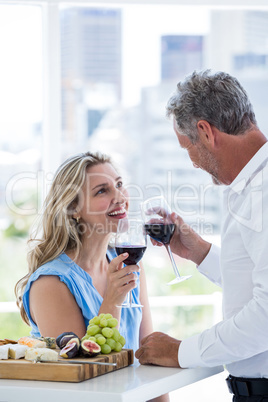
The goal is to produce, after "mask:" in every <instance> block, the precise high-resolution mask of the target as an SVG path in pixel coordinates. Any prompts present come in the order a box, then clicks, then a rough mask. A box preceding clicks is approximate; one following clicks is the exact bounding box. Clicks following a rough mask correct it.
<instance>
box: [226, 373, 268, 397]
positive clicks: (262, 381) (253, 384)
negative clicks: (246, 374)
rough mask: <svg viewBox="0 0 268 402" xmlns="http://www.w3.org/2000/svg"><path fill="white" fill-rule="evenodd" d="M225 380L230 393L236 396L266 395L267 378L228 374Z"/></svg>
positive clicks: (267, 390)
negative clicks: (239, 376)
mask: <svg viewBox="0 0 268 402" xmlns="http://www.w3.org/2000/svg"><path fill="white" fill-rule="evenodd" d="M226 382H227V385H228V388H229V391H230V392H231V394H234V395H237V396H268V379H267V378H238V377H233V376H231V375H229V377H228V378H226Z"/></svg>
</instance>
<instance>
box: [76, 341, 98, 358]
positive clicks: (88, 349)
mask: <svg viewBox="0 0 268 402" xmlns="http://www.w3.org/2000/svg"><path fill="white" fill-rule="evenodd" d="M80 350H81V352H82V354H83V355H84V356H87V357H94V356H97V355H98V354H99V353H100V352H101V347H100V345H98V344H97V343H96V342H94V341H90V340H89V339H85V340H84V341H82V343H81V345H80Z"/></svg>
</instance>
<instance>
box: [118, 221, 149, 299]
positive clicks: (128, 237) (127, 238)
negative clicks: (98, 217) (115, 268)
mask: <svg viewBox="0 0 268 402" xmlns="http://www.w3.org/2000/svg"><path fill="white" fill-rule="evenodd" d="M146 247H147V238H146V233H145V230H144V224H143V221H141V220H136V219H128V218H124V219H120V221H119V222H118V226H117V233H116V237H115V250H116V253H117V255H120V254H123V253H128V255H129V256H128V257H127V259H125V260H124V261H123V263H124V264H125V265H136V264H137V263H138V262H139V261H140V260H141V259H142V257H143V254H144V252H145V250H146ZM120 307H143V306H142V305H141V304H136V303H133V302H132V292H131V291H130V292H128V294H127V298H126V300H125V301H124V303H123V304H122V305H121V306H120Z"/></svg>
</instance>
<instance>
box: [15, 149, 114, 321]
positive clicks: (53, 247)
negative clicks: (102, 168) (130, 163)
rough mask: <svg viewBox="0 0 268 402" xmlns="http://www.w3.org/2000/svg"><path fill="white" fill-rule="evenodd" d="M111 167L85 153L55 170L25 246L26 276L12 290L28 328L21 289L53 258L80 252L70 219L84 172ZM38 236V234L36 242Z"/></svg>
mask: <svg viewBox="0 0 268 402" xmlns="http://www.w3.org/2000/svg"><path fill="white" fill-rule="evenodd" d="M103 163H111V159H110V158H109V157H108V156H106V155H103V154H99V153H95V154H93V153H90V152H86V153H83V154H79V155H76V156H73V157H71V158H69V159H67V160H66V161H65V162H64V163H63V164H62V165H61V166H60V167H59V168H58V170H57V172H56V174H55V177H54V179H53V182H52V186H51V189H50V191H49V193H48V195H47V197H46V199H45V202H44V207H43V213H42V215H41V219H40V222H39V223H38V225H37V228H36V229H35V231H34V233H33V235H32V236H31V237H30V239H29V241H28V244H29V245H30V251H29V252H28V256H27V257H28V267H29V272H28V274H27V275H25V276H24V277H23V278H21V279H20V280H19V281H18V282H17V283H16V286H15V295H16V303H17V306H18V307H19V309H20V314H21V316H22V319H23V320H24V321H25V322H26V324H28V325H30V323H29V319H28V316H27V314H26V312H25V309H24V307H23V303H22V296H23V293H24V289H25V286H26V284H27V282H28V280H29V278H30V276H31V275H32V273H33V272H35V271H36V270H37V268H39V267H40V266H41V265H43V264H45V263H47V262H49V261H51V260H53V259H55V258H57V257H58V256H59V255H60V254H62V253H63V252H64V251H66V250H71V249H72V250H76V255H78V253H79V251H80V250H81V245H82V244H81V233H79V226H78V223H77V222H76V220H75V219H74V218H73V217H72V215H73V212H74V209H75V207H76V205H77V202H78V194H79V191H80V190H81V187H82V186H83V184H84V181H85V176H86V172H87V169H88V168H90V167H92V166H95V165H99V164H103ZM38 233H41V236H40V238H38V237H37V236H38Z"/></svg>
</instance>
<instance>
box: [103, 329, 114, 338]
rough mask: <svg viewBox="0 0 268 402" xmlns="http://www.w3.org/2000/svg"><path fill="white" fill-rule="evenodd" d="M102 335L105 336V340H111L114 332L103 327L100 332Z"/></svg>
mask: <svg viewBox="0 0 268 402" xmlns="http://www.w3.org/2000/svg"><path fill="white" fill-rule="evenodd" d="M101 333H102V335H103V336H105V338H111V337H112V336H113V334H114V330H113V329H112V328H108V327H105V328H103V329H102V331H101Z"/></svg>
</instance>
